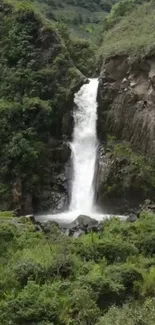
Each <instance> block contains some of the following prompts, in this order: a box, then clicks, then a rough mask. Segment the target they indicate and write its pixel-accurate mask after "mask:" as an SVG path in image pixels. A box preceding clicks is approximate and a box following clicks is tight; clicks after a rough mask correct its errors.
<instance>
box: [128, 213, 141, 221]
mask: <svg viewBox="0 0 155 325" xmlns="http://www.w3.org/2000/svg"><path fill="white" fill-rule="evenodd" d="M137 220H138V217H137V215H136V214H130V215H129V217H128V218H127V219H126V221H127V222H135V221H137Z"/></svg>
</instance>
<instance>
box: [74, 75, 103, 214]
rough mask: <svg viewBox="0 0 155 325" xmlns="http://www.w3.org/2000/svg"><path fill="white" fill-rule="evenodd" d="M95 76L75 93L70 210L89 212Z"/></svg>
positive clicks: (93, 159) (94, 145)
mask: <svg viewBox="0 0 155 325" xmlns="http://www.w3.org/2000/svg"><path fill="white" fill-rule="evenodd" d="M97 89H98V79H90V81H89V83H88V84H85V85H83V86H82V87H81V89H80V91H79V92H78V93H77V94H76V95H75V99H74V103H75V108H74V132H73V141H72V144H71V147H72V157H73V158H72V159H73V180H72V192H71V203H70V210H71V211H77V210H78V211H81V213H90V212H91V211H92V208H93V205H94V194H95V193H94V191H95V189H94V173H95V164H96V155H97V136H96V120H97V101H96V97H97Z"/></svg>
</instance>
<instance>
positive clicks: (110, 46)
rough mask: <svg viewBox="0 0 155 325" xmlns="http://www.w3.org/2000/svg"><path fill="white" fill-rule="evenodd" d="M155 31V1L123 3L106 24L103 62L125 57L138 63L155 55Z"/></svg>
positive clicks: (108, 18)
mask: <svg viewBox="0 0 155 325" xmlns="http://www.w3.org/2000/svg"><path fill="white" fill-rule="evenodd" d="M154 30H155V3H154V1H138V0H124V1H120V2H119V3H117V4H116V5H115V6H114V7H113V9H112V11H111V13H110V15H108V16H107V18H105V20H104V22H103V46H102V48H101V49H100V59H101V60H103V59H105V58H107V57H109V56H113V55H117V54H123V55H128V56H130V57H131V59H132V60H135V59H137V58H143V57H144V56H145V55H148V54H150V55H151V54H153V53H154V50H155V44H154V38H155V34H154Z"/></svg>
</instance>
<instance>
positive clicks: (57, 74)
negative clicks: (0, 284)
mask: <svg viewBox="0 0 155 325" xmlns="http://www.w3.org/2000/svg"><path fill="white" fill-rule="evenodd" d="M0 34H1V38H0V143H1V146H0V193H1V195H0V209H10V208H15V209H18V210H19V211H22V213H24V211H25V212H28V211H29V212H31V211H32V210H33V209H34V208H35V209H36V208H37V206H38V207H39V206H40V208H43V209H46V208H48V209H49V208H50V206H52V205H53V204H54V202H55V201H56V202H57V204H58V202H59V201H60V199H61V200H62V198H60V192H61V193H64V196H65V200H66V199H67V197H66V189H65V180H64V184H62V182H61V180H60V174H63V173H64V161H65V160H66V159H68V155H69V152H70V151H69V149H68V147H67V146H66V145H65V144H63V142H62V138H63V137H64V138H65V137H66V138H67V137H69V136H70V135H71V132H72V127H71V125H72V117H71V112H70V110H71V109H72V105H73V104H72V102H73V93H74V91H75V89H76V88H78V87H79V86H80V84H81V83H83V79H84V76H83V75H82V73H80V71H78V70H77V69H76V68H75V66H74V65H73V62H72V60H71V58H70V55H69V53H68V51H67V48H66V47H65V45H64V42H63V40H62V39H61V37H60V35H59V32H58V30H57V28H56V26H55V25H54V24H52V23H49V22H46V21H45V20H42V19H41V17H40V16H39V15H37V14H36V13H35V11H33V8H32V7H31V6H30V5H29V4H27V3H26V2H24V3H23V2H21V3H19V2H18V3H16V2H15V5H12V4H10V1H9V2H6V1H2V2H1V5H0ZM55 157H57V158H55ZM52 202H53V203H52ZM37 209H38V208H37Z"/></svg>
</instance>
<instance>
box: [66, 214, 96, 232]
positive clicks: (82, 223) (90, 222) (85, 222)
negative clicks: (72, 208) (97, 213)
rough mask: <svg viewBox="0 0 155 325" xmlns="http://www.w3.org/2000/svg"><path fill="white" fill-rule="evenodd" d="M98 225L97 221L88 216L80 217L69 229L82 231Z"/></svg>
mask: <svg viewBox="0 0 155 325" xmlns="http://www.w3.org/2000/svg"><path fill="white" fill-rule="evenodd" d="M96 225H98V221H97V220H95V219H93V218H91V217H89V216H86V215H80V216H78V217H77V218H76V219H75V220H74V221H73V222H72V223H71V224H70V227H69V228H70V229H72V228H76V227H78V228H80V229H82V228H84V229H85V228H88V227H89V229H90V228H91V227H94V226H96Z"/></svg>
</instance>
